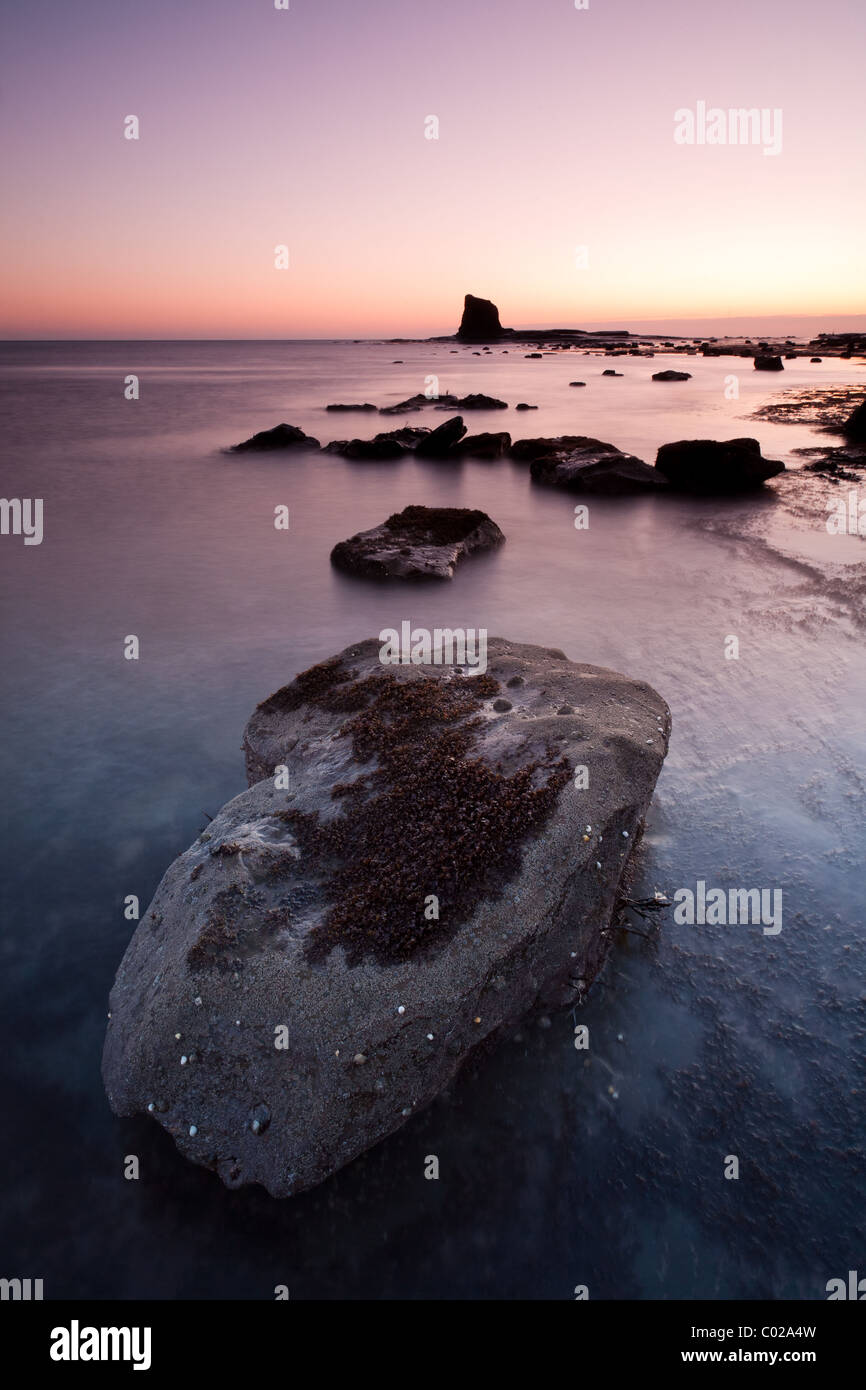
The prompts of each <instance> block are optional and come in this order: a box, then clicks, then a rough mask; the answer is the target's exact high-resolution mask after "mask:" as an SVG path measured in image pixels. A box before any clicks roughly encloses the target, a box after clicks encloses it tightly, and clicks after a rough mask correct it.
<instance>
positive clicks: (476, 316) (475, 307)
mask: <svg viewBox="0 0 866 1390" xmlns="http://www.w3.org/2000/svg"><path fill="white" fill-rule="evenodd" d="M503 336H504V329H503V327H502V324H501V323H500V322H499V310H498V309H497V307H496V305H495V304H494V303H493V302H492V300H490V299H476V297H475V295H474V294H467V296H466V298H465V299H464V301H463V317H462V319H461V320H460V327H459V328H458V330H457V337H458V338H459V339H460V340H461V341H462V342H464V343H489V342H493V341H495V340H496V339H498V338H502V337H503Z"/></svg>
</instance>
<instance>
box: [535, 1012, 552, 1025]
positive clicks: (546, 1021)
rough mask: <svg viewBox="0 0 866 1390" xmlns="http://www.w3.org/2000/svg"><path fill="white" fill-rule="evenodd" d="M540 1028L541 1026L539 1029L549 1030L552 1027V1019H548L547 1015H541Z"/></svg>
mask: <svg viewBox="0 0 866 1390" xmlns="http://www.w3.org/2000/svg"><path fill="white" fill-rule="evenodd" d="M538 1026H539V1028H549V1027H550V1019H549V1018H548V1017H547V1014H542V1015H541V1018H540V1019H539V1020H538Z"/></svg>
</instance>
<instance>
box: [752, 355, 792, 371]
mask: <svg viewBox="0 0 866 1390" xmlns="http://www.w3.org/2000/svg"><path fill="white" fill-rule="evenodd" d="M784 370H785V364H784V362H783V361H782V359H781V357H773V356H772V355H770V354H761V353H759V354H758V356H757V357H756V358H755V371H756V372H783V371H784Z"/></svg>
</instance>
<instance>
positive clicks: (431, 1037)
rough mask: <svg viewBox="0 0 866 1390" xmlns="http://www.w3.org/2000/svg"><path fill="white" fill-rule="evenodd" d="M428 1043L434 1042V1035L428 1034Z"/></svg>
mask: <svg viewBox="0 0 866 1390" xmlns="http://www.w3.org/2000/svg"><path fill="white" fill-rule="evenodd" d="M427 1041H428V1042H432V1041H433V1034H432V1033H428V1034H427Z"/></svg>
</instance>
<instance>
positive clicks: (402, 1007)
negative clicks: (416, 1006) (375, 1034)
mask: <svg viewBox="0 0 866 1390" xmlns="http://www.w3.org/2000/svg"><path fill="white" fill-rule="evenodd" d="M397 1012H398V1014H404V1013H405V1012H406V1006H405V1004H398V1005H397Z"/></svg>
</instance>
